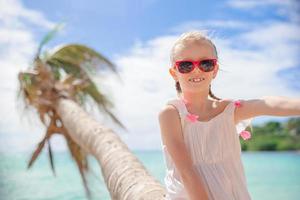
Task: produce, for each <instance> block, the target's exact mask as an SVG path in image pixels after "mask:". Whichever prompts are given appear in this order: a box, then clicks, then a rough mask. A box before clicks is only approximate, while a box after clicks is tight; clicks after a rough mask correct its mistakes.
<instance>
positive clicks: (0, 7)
mask: <svg viewBox="0 0 300 200" xmlns="http://www.w3.org/2000/svg"><path fill="white" fill-rule="evenodd" d="M299 10H300V3H299V1H297V0H294V1H293V0H286V1H281V0H265V1H260V0H227V1H220V0H210V1H208V0H207V1H206V0H203V1H199V0H194V1H192V0H190V1H178V0H172V1H171V0H163V1H162V0H161V1H158V0H144V1H139V0H111V1H96V0H84V1H83V0H77V1H72V4H71V3H70V1H67V0H51V1H50V0H45V1H38V0H31V1H20V0H0V60H1V61H0V63H1V65H0V66H1V73H0V93H1V98H0V119H1V120H0V152H10V151H32V150H33V149H34V148H35V146H36V145H37V143H38V142H39V141H40V140H41V138H42V136H43V134H44V133H45V128H44V127H43V126H42V124H41V123H40V122H39V121H38V119H37V118H36V115H35V113H34V111H31V112H25V113H24V112H23V111H22V109H21V106H20V103H19V102H18V101H17V100H16V89H17V86H18V83H17V74H18V72H20V71H21V70H26V69H27V68H28V67H29V66H30V63H31V61H32V59H33V55H34V54H35V52H36V50H37V46H38V44H39V42H40V41H41V39H42V38H43V36H44V35H45V34H46V33H47V32H48V31H49V30H51V28H53V26H54V25H55V24H57V23H60V22H64V23H65V24H66V26H65V28H64V29H63V30H62V31H61V32H60V33H59V34H57V35H56V37H55V38H54V39H53V40H52V41H51V42H49V43H48V44H47V46H46V48H45V50H49V49H51V48H53V47H55V46H56V45H60V44H65V43H81V44H85V45H88V46H90V47H92V48H94V49H96V50H97V51H99V52H101V53H102V54H103V55H105V56H106V57H107V58H109V59H110V60H112V61H113V62H114V63H115V64H116V66H117V68H118V70H119V72H120V75H121V78H122V83H121V82H120V81H118V80H117V79H116V77H115V76H111V75H107V74H106V76H105V77H103V76H100V75H99V76H98V77H95V81H96V82H97V85H98V87H99V88H100V89H101V90H102V91H104V92H105V94H107V95H109V96H110V97H111V99H112V101H113V102H114V104H115V107H114V109H113V112H114V113H115V114H116V115H117V116H118V118H119V119H120V120H121V121H122V122H123V124H125V126H126V127H127V129H128V132H125V131H124V130H122V129H120V128H119V127H118V126H116V125H115V124H113V123H112V122H111V120H109V118H108V117H106V116H103V115H101V114H99V113H97V112H96V111H95V108H94V107H93V106H91V107H90V108H88V112H89V113H91V115H93V116H95V117H96V118H97V120H99V122H101V123H103V124H105V125H107V126H109V127H111V128H113V129H114V130H115V132H116V133H118V134H119V135H120V136H121V138H122V139H123V140H124V142H126V144H128V146H129V147H130V148H131V149H135V150H141V149H144V150H149V149H161V138H160V130H159V123H158V113H159V111H160V109H161V108H162V107H163V106H164V105H165V103H166V101H167V100H168V99H170V98H174V97H176V90H175V87H174V80H173V79H172V77H171V76H170V74H169V73H168V68H169V67H170V62H169V53H170V49H171V47H172V44H173V43H174V41H175V40H176V38H177V37H178V36H179V35H180V34H181V33H183V32H186V31H190V30H204V31H207V32H208V33H209V36H210V37H211V38H212V41H213V42H214V43H215V44H216V46H217V49H218V54H219V59H220V63H221V65H220V68H221V69H222V71H219V73H218V75H217V78H216V79H214V81H213V83H212V90H213V92H214V94H215V95H216V96H218V97H221V98H232V99H252V98H260V97H262V96H287V97H294V98H299V97H300V81H299V80H298V77H300V65H299V64H300V59H299V58H300V55H299V52H300V51H299V50H300V45H299V44H300V34H299V33H300V26H299V25H300V14H299V13H300V12H299ZM100 73H101V72H100ZM286 119H288V118H287V117H270V116H260V117H257V118H255V119H254V121H253V124H261V123H264V122H266V121H269V120H278V121H284V120H286ZM51 142H52V144H53V145H54V149H55V151H64V150H65V149H66V145H65V142H64V140H63V139H62V138H61V137H60V136H54V137H53V138H52V140H51Z"/></svg>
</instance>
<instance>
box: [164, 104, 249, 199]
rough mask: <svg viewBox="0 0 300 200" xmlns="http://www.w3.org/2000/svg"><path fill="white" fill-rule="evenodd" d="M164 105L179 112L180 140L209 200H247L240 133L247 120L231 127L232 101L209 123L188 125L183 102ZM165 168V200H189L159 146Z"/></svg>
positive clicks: (188, 121) (168, 158)
mask: <svg viewBox="0 0 300 200" xmlns="http://www.w3.org/2000/svg"><path fill="white" fill-rule="evenodd" d="M167 104H171V105H173V106H175V107H176V109H177V110H178V112H179V115H180V119H181V125H182V130H183V137H184V142H185V144H186V147H187V149H188V152H189V154H190V156H191V158H192V161H193V164H194V167H195V168H196V169H197V170H196V171H197V172H198V174H199V175H200V176H201V177H202V181H203V183H204V186H205V189H206V191H207V194H208V196H209V199H210V200H250V199H251V197H250V194H249V192H248V189H247V181H246V177H245V173H244V167H243V164H242V161H241V145H240V141H239V134H238V133H239V132H240V131H242V130H244V129H245V128H246V127H247V126H248V125H249V124H250V123H251V120H252V118H250V120H243V121H241V122H240V123H238V124H237V125H235V124H234V109H235V107H236V106H235V104H234V101H233V100H230V103H229V104H228V105H227V106H226V108H225V109H224V110H223V112H221V113H220V114H218V115H217V116H215V117H214V118H212V119H211V120H209V121H198V120H196V121H194V122H192V121H190V120H188V119H187V118H186V115H187V114H189V112H188V110H187V108H186V105H185V103H184V101H183V100H182V99H170V100H169V101H168V102H167ZM161 145H162V150H163V157H164V161H165V164H166V176H165V177H164V182H165V186H166V189H167V195H166V199H167V200H188V194H187V192H186V190H185V188H184V185H183V182H182V180H181V178H180V176H179V173H178V170H177V169H176V166H175V164H174V162H173V161H172V157H171V156H170V154H169V153H168V151H167V148H166V146H165V145H164V144H163V143H161Z"/></svg>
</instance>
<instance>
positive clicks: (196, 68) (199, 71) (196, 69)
mask: <svg viewBox="0 0 300 200" xmlns="http://www.w3.org/2000/svg"><path fill="white" fill-rule="evenodd" d="M196 71H197V72H196ZM194 72H195V73H202V70H201V69H200V68H199V67H198V66H196V67H195V69H194Z"/></svg>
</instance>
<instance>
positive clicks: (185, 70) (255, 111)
mask: <svg viewBox="0 0 300 200" xmlns="http://www.w3.org/2000/svg"><path fill="white" fill-rule="evenodd" d="M171 63H172V67H171V68H170V69H169V72H170V74H171V75H172V77H173V79H174V80H175V81H176V89H177V94H178V98H174V99H170V100H169V101H168V102H167V104H166V106H165V107H164V108H163V109H162V110H161V111H160V113H159V124H160V130H161V136H162V148H163V153H164V158H165V161H166V165H167V166H166V167H167V171H166V176H165V178H164V181H165V185H166V189H167V194H166V199H168V200H170V199H171V200H206V199H209V200H233V199H236V200H249V199H251V197H250V194H249V191H248V189H247V181H246V177H245V172H244V167H243V164H242V161H241V146H240V141H239V136H241V137H242V138H243V139H249V138H250V137H251V135H250V132H248V131H246V130H245V128H246V127H247V126H248V125H250V122H251V120H252V119H253V118H254V117H256V116H261V115H271V116H293V115H300V100H299V99H291V98H285V97H274V96H273V97H272V96H264V97H262V98H260V99H251V100H232V99H220V98H217V97H216V96H215V95H214V94H213V93H212V91H211V82H212V81H213V79H215V78H216V76H217V73H218V69H219V65H218V54H217V49H216V47H215V45H214V44H213V42H212V41H211V40H210V39H209V38H208V37H206V36H205V35H204V34H202V33H201V32H198V31H192V32H188V33H184V34H182V35H181V36H180V37H179V39H178V40H177V41H176V42H175V44H174V46H173V48H172V50H171ZM224 87H227V86H224Z"/></svg>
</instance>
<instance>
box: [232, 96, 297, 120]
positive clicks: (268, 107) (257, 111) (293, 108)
mask: <svg viewBox="0 0 300 200" xmlns="http://www.w3.org/2000/svg"><path fill="white" fill-rule="evenodd" d="M262 115H270V116H300V98H290V97H283V96H263V97H261V98H260V99H250V100H241V106H240V107H239V109H235V122H236V123H237V122H239V121H240V120H244V119H248V118H253V117H256V116H262Z"/></svg>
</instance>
